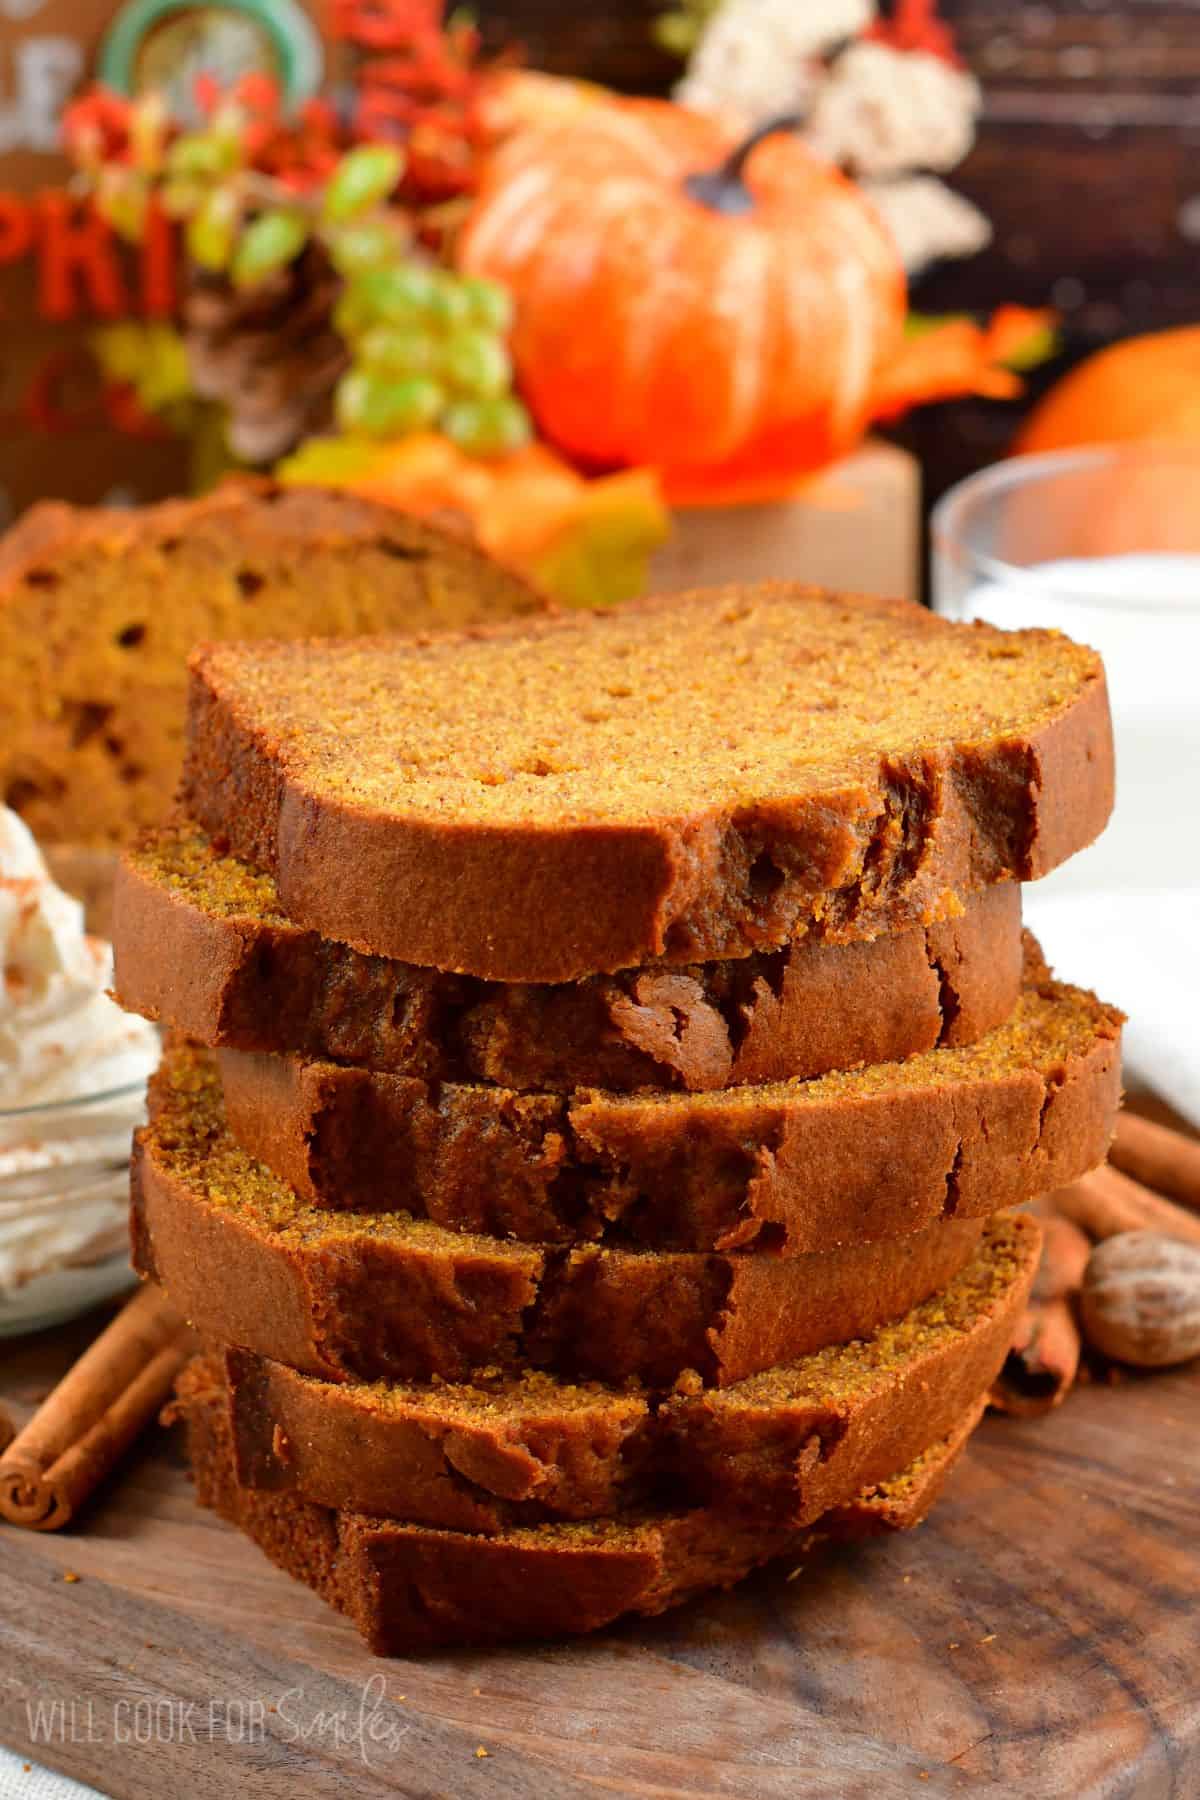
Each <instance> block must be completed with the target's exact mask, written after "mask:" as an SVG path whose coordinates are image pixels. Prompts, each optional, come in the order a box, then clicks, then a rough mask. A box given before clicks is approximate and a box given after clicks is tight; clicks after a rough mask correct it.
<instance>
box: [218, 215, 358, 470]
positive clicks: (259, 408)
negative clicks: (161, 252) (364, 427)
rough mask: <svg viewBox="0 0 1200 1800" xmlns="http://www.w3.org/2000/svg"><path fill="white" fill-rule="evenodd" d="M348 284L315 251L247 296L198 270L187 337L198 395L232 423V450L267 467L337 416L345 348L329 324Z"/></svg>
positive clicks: (310, 249)
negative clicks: (222, 409)
mask: <svg viewBox="0 0 1200 1800" xmlns="http://www.w3.org/2000/svg"><path fill="white" fill-rule="evenodd" d="M340 287H341V284H340V282H339V280H338V277H337V275H336V274H335V273H334V271H333V269H332V268H331V267H330V265H329V262H328V260H327V259H326V257H325V255H324V252H323V251H322V250H321V249H320V248H319V247H318V246H317V245H314V244H309V245H308V247H307V248H306V249H305V250H304V251H303V252H302V254H301V255H300V256H298V257H297V258H296V260H295V262H293V263H290V264H289V265H288V267H287V268H286V269H282V270H280V271H279V273H278V274H277V275H273V276H271V277H270V278H269V279H268V280H266V281H264V282H261V283H260V284H259V285H258V286H257V287H255V288H253V289H252V290H250V291H249V292H246V293H241V292H239V291H238V290H237V289H236V288H235V287H234V286H233V285H232V283H230V282H229V281H228V280H226V279H225V278H224V277H223V276H217V275H210V274H207V273H205V272H204V271H203V270H200V269H193V270H192V271H191V275H190V281H189V286H188V291H187V293H186V295H185V297H184V303H183V337H184V343H185V344H186V346H187V353H188V362H189V365H190V368H191V373H192V381H193V384H194V387H195V391H196V393H197V394H198V395H199V396H200V398H201V399H203V400H217V401H220V402H221V403H222V404H223V405H224V406H225V408H226V410H227V414H228V426H227V434H228V439H229V447H230V449H231V450H232V451H233V452H234V454H235V456H238V457H239V458H240V459H241V460H242V461H243V462H249V463H270V462H274V461H275V460H276V459H277V458H278V457H281V456H285V455H286V454H287V452H288V451H289V450H292V449H294V448H295V446H296V445H297V444H298V443H299V442H300V441H301V439H302V438H305V437H307V436H309V435H310V434H311V433H313V432H315V431H321V430H323V429H325V428H326V427H327V426H328V425H329V422H330V419H331V416H332V399H333V390H334V387H335V386H336V384H337V380H338V377H339V376H340V375H341V374H342V372H343V370H344V369H345V367H346V364H347V361H348V357H347V353H346V346H345V344H344V343H343V341H342V339H341V338H340V337H339V335H338V333H337V332H336V331H335V330H334V328H333V324H332V313H333V307H334V303H335V301H336V300H337V297H338V294H339V292H340Z"/></svg>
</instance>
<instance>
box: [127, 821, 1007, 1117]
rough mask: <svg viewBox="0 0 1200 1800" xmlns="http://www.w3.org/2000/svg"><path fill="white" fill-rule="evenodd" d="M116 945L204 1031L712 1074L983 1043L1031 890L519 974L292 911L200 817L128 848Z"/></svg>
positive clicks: (597, 1082) (208, 1036) (152, 993)
mask: <svg viewBox="0 0 1200 1800" xmlns="http://www.w3.org/2000/svg"><path fill="white" fill-rule="evenodd" d="M115 951H116V991H117V997H118V999H119V1000H120V1002H121V1004H122V1005H123V1006H125V1007H128V1008H129V1009H130V1011H132V1012H140V1013H142V1014H144V1015H145V1016H146V1017H148V1018H152V1019H161V1020H163V1021H165V1022H166V1023H167V1024H169V1025H171V1026H172V1027H174V1029H175V1030H177V1031H180V1032H182V1033H183V1035H184V1036H185V1037H188V1038H191V1039H193V1040H194V1041H195V1042H197V1043H202V1044H210V1045H222V1046H228V1047H230V1048H233V1049H237V1050H257V1051H265V1052H287V1051H292V1052H296V1053H299V1054H301V1055H306V1056H315V1057H323V1058H329V1059H331V1060H333V1061H336V1062H343V1063H355V1064H359V1063H361V1064H364V1065H367V1066H369V1067H371V1068H375V1069H386V1070H390V1071H392V1072H393V1073H395V1074H400V1075H413V1076H418V1077H420V1078H421V1079H422V1080H434V1081H453V1080H456V1081H489V1082H495V1083H497V1084H499V1085H500V1086H503V1087H506V1088H514V1089H517V1090H528V1089H536V1090H539V1091H541V1092H543V1093H546V1092H564V1091H569V1090H570V1089H572V1088H575V1087H580V1086H594V1087H602V1088H606V1089H608V1090H609V1091H611V1092H618V1093H619V1092H629V1091H636V1090H638V1089H641V1088H681V1089H684V1090H691V1091H697V1090H705V1089H710V1088H722V1087H732V1086H735V1085H737V1084H739V1083H744V1082H758V1081H775V1080H779V1079H785V1078H787V1077H789V1076H805V1077H807V1076H812V1075H821V1074H824V1073H825V1072H826V1070H829V1069H844V1068H851V1067H853V1066H854V1065H855V1064H857V1063H874V1062H892V1061H894V1060H896V1059H898V1058H900V1057H904V1056H911V1055H914V1054H915V1053H917V1052H918V1051H921V1050H929V1049H932V1048H933V1047H934V1046H935V1045H936V1044H968V1043H971V1042H972V1041H973V1040H974V1039H975V1038H977V1037H979V1036H981V1035H982V1033H983V1032H985V1031H987V1030H988V1029H989V1028H990V1027H991V1026H993V1025H998V1024H999V1023H1000V1021H1001V1020H1002V1019H1005V1018H1007V1017H1008V1015H1009V1013H1010V1012H1011V1011H1012V1009H1013V1007H1014V1006H1015V1005H1016V1003H1017V997H1018V994H1019V992H1020V986H1021V890H1020V888H1019V886H1018V885H1017V884H1016V883H1015V882H1006V883H1001V884H1000V885H998V886H996V887H991V888H982V889H981V890H980V891H979V892H978V893H977V894H972V895H970V896H968V900H967V904H966V906H965V908H964V910H963V912H962V914H961V915H960V916H959V917H957V918H954V919H948V920H945V921H944V922H942V923H941V924H937V925H927V926H921V925H918V926H914V927H913V928H911V929H910V930H908V931H903V932H899V933H897V934H896V935H895V936H888V937H879V938H876V939H875V940H874V941H873V942H871V943H856V944H840V945H838V944H822V943H820V942H818V941H817V940H816V939H815V938H812V937H804V938H800V939H798V940H797V941H796V942H795V943H792V944H786V945H784V946H783V948H782V949H780V950H775V951H769V952H768V951H762V952H758V953H756V954H754V955H752V956H746V957H742V958H740V959H738V960H736V961H727V962H714V963H700V964H695V965H693V966H691V967H688V966H684V967H681V968H666V967H660V968H649V969H636V970H628V971H625V972H623V973H621V974H619V975H615V976H592V977H590V978H589V979H587V980H584V981H579V982H564V983H559V984H558V985H556V986H546V985H540V986H539V985H530V984H528V983H526V984H504V983H500V982H483V981H477V980H475V979H474V978H472V977H471V976H465V975H443V974H440V973H439V972H438V971H437V970H434V969H419V968H416V967H414V966H413V965H412V964H411V963H401V962H395V961H392V960H390V959H388V958H386V957H372V956H365V955H363V954H361V953H360V952H359V951H356V950H352V949H350V948H349V947H348V946H347V945H345V944H339V943H337V942H335V941H333V940H331V939H329V938H322V937H320V936H318V934H317V933H316V932H314V931H305V930H304V929H303V928H302V927H301V926H298V925H293V924H292V923H291V921H290V920H289V919H288V918H287V916H286V914H284V913H283V911H282V910H281V908H280V904H279V895H278V891H277V889H276V887H275V883H274V882H273V881H272V879H271V877H270V876H269V875H263V874H260V873H259V872H258V871H257V870H255V869H253V868H251V867H250V865H249V864H247V863H244V862H240V861H239V860H238V859H237V858H236V857H233V856H228V855H222V854H221V853H220V852H219V851H218V850H216V849H215V848H214V846H213V844H212V843H211V842H210V840H209V839H207V838H206V837H205V836H204V834H203V833H202V832H200V831H198V830H197V829H196V828H195V827H194V826H191V825H189V824H187V823H186V822H184V823H177V824H175V825H173V826H172V827H171V828H170V829H168V830H165V831H161V832H158V833H156V834H155V835H154V836H153V837H152V838H149V839H148V840H147V841H146V842H145V843H144V844H143V845H141V846H140V847H139V848H138V849H137V850H135V851H133V852H131V853H130V854H129V855H128V856H127V857H126V858H125V859H124V861H123V864H122V867H121V870H120V873H119V874H118V877H117V889H116V931H115Z"/></svg>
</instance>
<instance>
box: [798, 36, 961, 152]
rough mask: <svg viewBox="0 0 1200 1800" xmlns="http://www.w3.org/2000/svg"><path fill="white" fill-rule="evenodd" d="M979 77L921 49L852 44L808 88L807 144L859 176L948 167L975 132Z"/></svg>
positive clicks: (870, 43) (868, 43)
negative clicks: (810, 96)
mask: <svg viewBox="0 0 1200 1800" xmlns="http://www.w3.org/2000/svg"><path fill="white" fill-rule="evenodd" d="M979 104H980V93H979V84H978V82H977V81H976V80H975V78H974V76H973V75H971V74H969V73H968V72H967V70H965V69H957V68H954V67H953V66H952V65H951V64H950V63H948V62H946V61H945V60H944V59H943V58H942V57H940V56H933V55H931V54H930V53H929V52H927V51H924V50H893V49H892V48H891V46H890V45H888V44H879V43H874V42H866V43H860V44H852V45H851V46H850V48H849V49H848V50H846V51H845V53H844V54H843V55H842V56H839V57H838V59H837V62H836V63H835V64H834V67H833V69H832V71H831V72H830V75H829V78H828V80H826V81H823V82H822V83H821V84H820V86H819V87H818V88H817V89H816V91H815V93H814V96H813V105H812V113H811V116H810V118H809V121H808V124H807V126H806V127H805V132H804V136H805V140H806V142H807V143H808V144H809V146H810V148H812V149H813V150H815V151H816V152H817V154H818V155H819V156H823V157H825V158H826V159H827V160H828V161H829V162H833V163H838V164H840V165H841V167H843V168H845V169H849V170H850V171H851V172H852V173H853V174H855V175H860V176H864V177H866V176H887V175H901V174H904V173H905V172H907V171H908V170H910V169H952V168H953V167H954V166H955V164H956V163H960V162H961V161H962V159H963V157H964V156H965V155H966V154H967V151H968V150H969V149H970V148H971V145H972V143H973V142H974V138H975V120H976V117H977V116H978V112H979Z"/></svg>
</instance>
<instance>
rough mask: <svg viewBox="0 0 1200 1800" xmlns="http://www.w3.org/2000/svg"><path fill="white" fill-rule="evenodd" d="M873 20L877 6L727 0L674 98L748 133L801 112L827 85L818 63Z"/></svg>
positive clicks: (845, 0) (869, 2)
mask: <svg viewBox="0 0 1200 1800" xmlns="http://www.w3.org/2000/svg"><path fill="white" fill-rule="evenodd" d="M874 17H875V5H874V0H725V4H724V5H723V6H721V7H720V8H719V9H718V10H717V12H715V13H714V14H713V17H712V18H711V19H710V20H709V21H708V24H707V25H706V26H705V28H704V32H703V35H702V36H701V38H700V41H699V43H698V44H697V45H696V48H695V50H694V51H693V52H692V58H691V61H690V63H689V65H688V70H687V73H686V75H684V77H683V79H682V81H680V82H679V84H678V86H677V87H676V89H675V98H676V99H677V100H679V101H681V102H682V103H683V104H684V105H685V106H694V107H696V108H697V109H698V110H699V111H701V112H716V113H733V114H736V115H737V116H738V117H739V118H740V119H741V121H742V123H743V124H744V125H745V127H746V128H747V129H751V128H752V127H753V126H755V125H759V124H762V123H763V121H764V120H766V119H771V118H778V117H779V116H781V115H782V114H784V113H790V112H799V111H804V110H806V109H807V107H808V106H809V105H810V104H811V102H812V99H813V95H814V91H815V87H816V84H817V83H818V82H819V81H820V80H821V79H822V75H821V70H820V68H819V67H818V66H817V65H818V59H819V58H820V57H821V56H822V55H824V53H825V52H826V51H828V50H830V49H832V48H833V47H834V46H835V45H837V44H840V43H843V42H844V41H845V40H846V39H847V38H851V37H856V36H857V35H858V33H859V32H860V31H862V30H864V29H865V27H866V26H867V25H869V24H870V23H871V21H872V19H873V18H874Z"/></svg>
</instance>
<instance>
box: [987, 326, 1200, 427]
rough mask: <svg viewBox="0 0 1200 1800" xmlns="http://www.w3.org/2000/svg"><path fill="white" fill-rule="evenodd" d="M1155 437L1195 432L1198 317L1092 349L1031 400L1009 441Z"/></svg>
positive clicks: (1199, 409) (1199, 419) (1199, 378)
mask: <svg viewBox="0 0 1200 1800" xmlns="http://www.w3.org/2000/svg"><path fill="white" fill-rule="evenodd" d="M1154 438H1170V439H1173V440H1175V441H1183V442H1192V443H1194V442H1196V441H1198V440H1200V325H1181V326H1176V327H1175V329H1174V330H1171V331H1153V332H1149V333H1147V334H1146V335H1145V336H1143V337H1132V338H1125V339H1123V340H1122V341H1121V342H1120V343H1117V344H1110V345H1109V347H1108V349H1106V350H1098V351H1096V352H1095V354H1094V355H1092V356H1089V357H1088V358H1087V360H1086V361H1085V362H1081V363H1080V364H1079V365H1078V367H1077V368H1074V369H1072V370H1071V372H1070V373H1069V374H1067V375H1064V376H1063V378H1062V380H1061V381H1059V382H1056V383H1055V385H1054V387H1052V388H1051V389H1050V392H1049V393H1048V394H1047V395H1046V396H1045V398H1044V399H1043V400H1042V401H1041V402H1040V404H1039V405H1038V406H1036V407H1035V408H1034V410H1033V412H1032V413H1031V414H1030V416H1029V418H1028V419H1027V421H1026V422H1025V424H1024V426H1023V427H1022V429H1021V432H1020V434H1019V436H1018V438H1017V442H1016V446H1015V448H1016V449H1017V450H1019V451H1021V452H1022V453H1030V454H1032V453H1035V452H1038V451H1042V450H1070V449H1074V448H1075V447H1076V446H1077V445H1080V444H1112V443H1117V442H1130V441H1133V442H1137V441H1145V440H1147V439H1154Z"/></svg>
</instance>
